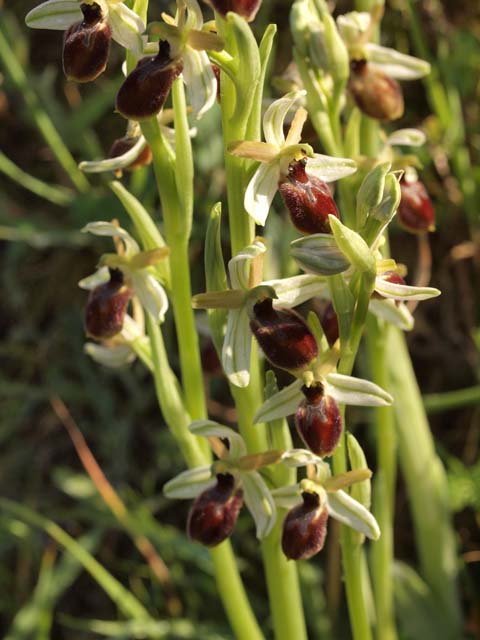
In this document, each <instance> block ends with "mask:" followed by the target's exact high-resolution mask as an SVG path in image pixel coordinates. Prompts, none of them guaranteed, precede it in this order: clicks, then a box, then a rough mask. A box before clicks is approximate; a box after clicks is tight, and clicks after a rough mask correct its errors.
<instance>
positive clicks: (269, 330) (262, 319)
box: [250, 298, 318, 371]
mask: <svg viewBox="0 0 480 640" xmlns="http://www.w3.org/2000/svg"><path fill="white" fill-rule="evenodd" d="M250 329H251V330H252V333H253V335H254V336H255V338H256V339H257V342H258V344H259V345H260V347H261V348H262V351H263V352H264V354H265V356H266V358H267V359H268V360H269V361H270V362H271V363H272V364H273V365H275V366H276V367H279V368H280V369H287V370H289V371H299V370H302V369H305V368H306V367H307V366H308V365H309V364H310V363H311V362H312V360H314V358H316V357H317V355H318V346H317V342H316V340H315V336H314V335H313V333H312V332H311V331H310V329H309V328H308V325H307V323H306V322H305V320H304V319H303V318H302V317H301V316H300V315H299V314H298V313H296V312H295V311H292V310H291V309H274V308H273V305H272V300H271V298H265V299H264V300H261V301H260V302H257V303H256V304H255V305H254V306H253V311H252V315H251V318H250Z"/></svg>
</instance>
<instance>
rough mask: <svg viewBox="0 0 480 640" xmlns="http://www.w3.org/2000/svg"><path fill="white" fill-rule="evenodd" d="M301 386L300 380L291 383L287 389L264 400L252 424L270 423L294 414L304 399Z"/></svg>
mask: <svg viewBox="0 0 480 640" xmlns="http://www.w3.org/2000/svg"><path fill="white" fill-rule="evenodd" d="M302 385H303V381H302V380H295V382H292V384H290V385H288V387H284V388H283V389H282V390H281V391H279V392H278V393H276V394H274V395H273V396H271V397H270V398H268V400H265V402H264V403H263V404H262V406H261V407H260V409H258V411H257V413H256V414H255V416H254V418H253V422H254V424H258V423H260V422H271V421H272V420H278V418H284V417H285V416H290V415H292V413H295V411H296V410H297V408H298V405H299V404H300V402H301V401H302V400H303V398H304V395H303V393H302V392H301V388H302Z"/></svg>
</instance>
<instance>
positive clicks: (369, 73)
mask: <svg viewBox="0 0 480 640" xmlns="http://www.w3.org/2000/svg"><path fill="white" fill-rule="evenodd" d="M348 88H349V90H350V93H351V95H352V96H353V99H354V100H355V103H356V105H357V107H358V108H359V109H360V111H362V112H363V113H364V114H366V115H367V116H370V118H375V119H377V120H383V121H389V120H397V118H401V117H402V115H403V111H404V108H405V106H404V102H403V93H402V89H401V87H400V85H399V84H398V82H397V81H396V80H394V79H393V78H390V77H389V76H387V75H385V74H384V73H383V72H382V71H380V70H378V69H375V68H373V67H372V66H371V65H370V64H369V63H368V62H367V61H366V60H352V62H351V63H350V78H349V81H348Z"/></svg>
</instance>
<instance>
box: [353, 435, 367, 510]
mask: <svg viewBox="0 0 480 640" xmlns="http://www.w3.org/2000/svg"><path fill="white" fill-rule="evenodd" d="M347 452H348V460H349V462H350V469H352V471H356V470H357V469H368V464H367V459H366V458H365V453H364V452H363V449H362V447H361V446H360V443H359V442H358V440H357V439H356V438H355V436H354V435H352V434H351V433H347ZM350 494H351V496H352V498H353V499H354V500H357V502H359V503H360V504H362V505H363V506H364V507H365V509H370V506H371V504H372V483H371V480H370V478H367V479H366V480H362V481H361V482H355V484H352V486H351V487H350Z"/></svg>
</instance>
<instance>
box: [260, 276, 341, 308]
mask: <svg viewBox="0 0 480 640" xmlns="http://www.w3.org/2000/svg"><path fill="white" fill-rule="evenodd" d="M263 284H264V285H267V286H270V287H273V288H274V289H275V293H276V294H277V299H276V300H275V302H274V303H273V306H274V307H276V306H278V307H283V308H287V309H290V308H292V307H296V306H298V305H299V304H302V303H303V302H306V301H307V300H310V299H311V298H314V297H315V296H319V297H325V294H326V292H327V291H328V284H327V282H326V280H325V279H324V278H322V277H321V276H316V275H300V276H292V277H291V278H283V279H279V280H266V281H265V282H264V283H263Z"/></svg>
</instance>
